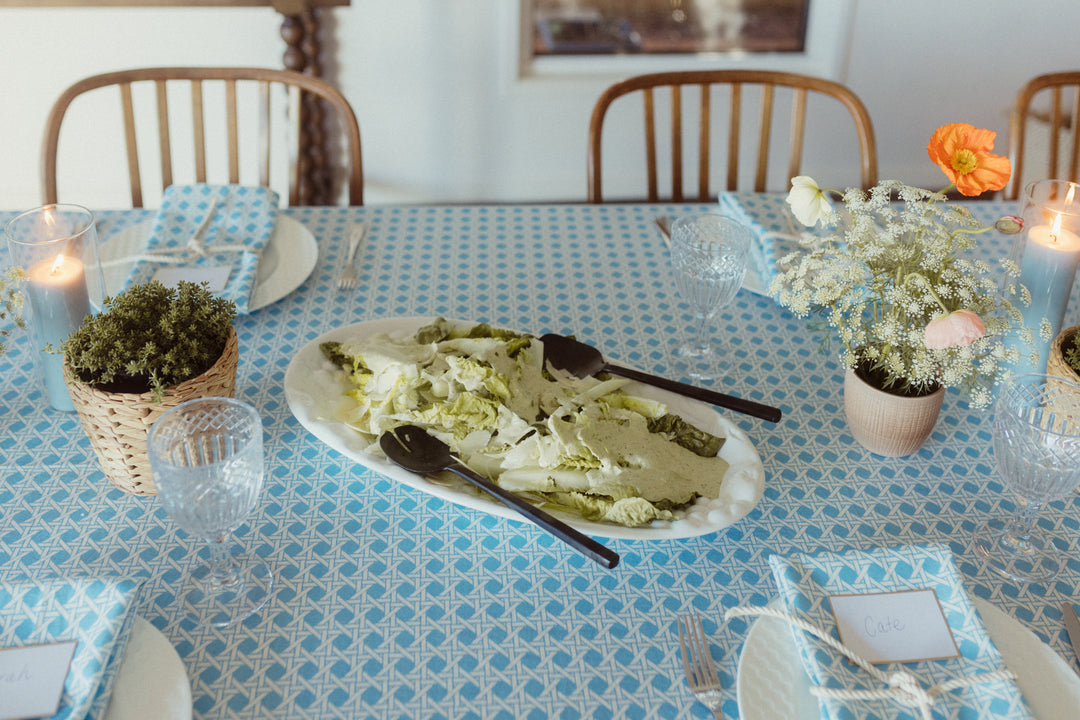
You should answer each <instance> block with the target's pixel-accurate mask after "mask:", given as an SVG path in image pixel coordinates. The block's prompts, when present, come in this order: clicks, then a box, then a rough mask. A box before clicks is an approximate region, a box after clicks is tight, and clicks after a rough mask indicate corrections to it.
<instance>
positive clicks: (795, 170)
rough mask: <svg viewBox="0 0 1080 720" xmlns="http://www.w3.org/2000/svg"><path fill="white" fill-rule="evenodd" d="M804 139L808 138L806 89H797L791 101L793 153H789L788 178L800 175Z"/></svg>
mask: <svg viewBox="0 0 1080 720" xmlns="http://www.w3.org/2000/svg"><path fill="white" fill-rule="evenodd" d="M804 137H806V89H805V88H796V89H795V92H794V93H793V95H792V99H791V151H790V152H789V153H788V177H795V176H796V175H798V174H799V170H800V169H801V166H802V154H803V138H804Z"/></svg>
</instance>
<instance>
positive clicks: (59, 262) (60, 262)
mask: <svg viewBox="0 0 1080 720" xmlns="http://www.w3.org/2000/svg"><path fill="white" fill-rule="evenodd" d="M1059 224H1060V223H1059ZM63 266H64V254H63V253H61V254H59V255H57V256H56V260H55V261H53V264H52V267H51V268H49V274H50V275H56V274H57V273H59V272H60V268H62V267H63Z"/></svg>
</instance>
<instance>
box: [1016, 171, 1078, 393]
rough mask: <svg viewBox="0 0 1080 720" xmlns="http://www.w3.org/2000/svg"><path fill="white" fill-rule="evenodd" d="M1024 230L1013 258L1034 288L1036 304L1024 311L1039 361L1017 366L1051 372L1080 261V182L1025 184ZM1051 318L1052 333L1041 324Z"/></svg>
mask: <svg viewBox="0 0 1080 720" xmlns="http://www.w3.org/2000/svg"><path fill="white" fill-rule="evenodd" d="M1021 212H1022V215H1023V218H1024V231H1023V232H1022V233H1018V234H1017V235H1016V237H1015V239H1014V240H1013V248H1012V253H1011V255H1010V257H1011V259H1012V261H1013V262H1015V263H1016V264H1017V266H1018V267H1019V268H1020V278H1019V282H1020V284H1022V285H1024V286H1025V287H1026V288H1027V289H1028V291H1029V292H1030V293H1031V305H1029V306H1027V307H1024V306H1023V304H1022V303H1021V304H1020V311H1021V312H1022V313H1023V315H1024V325H1025V326H1026V327H1028V328H1029V329H1030V330H1031V331H1032V333H1034V335H1035V349H1036V350H1037V351H1038V353H1039V362H1038V364H1037V365H1036V366H1034V367H1032V366H1030V365H1029V364H1028V363H1026V362H1021V363H1020V365H1021V366H1022V367H1019V368H1016V370H1017V372H1037V373H1044V372H1046V360H1047V358H1048V357H1049V352H1050V343H1051V342H1052V341H1053V338H1054V336H1055V335H1057V334H1058V333H1059V332H1061V330H1062V325H1063V323H1064V320H1065V310H1066V308H1067V307H1068V304H1069V295H1070V293H1071V292H1072V286H1073V279H1074V278H1075V277H1076V268H1077V264H1078V263H1080V185H1077V184H1076V183H1073V182H1068V181H1065V180H1039V181H1038V182H1033V183H1030V184H1028V186H1027V187H1026V188H1024V198H1023V208H1022V211H1021ZM1044 318H1045V319H1046V320H1048V321H1049V322H1050V327H1051V334H1050V339H1048V340H1043V338H1042V336H1041V334H1040V332H1039V328H1040V327H1041V325H1042V321H1043V319H1044Z"/></svg>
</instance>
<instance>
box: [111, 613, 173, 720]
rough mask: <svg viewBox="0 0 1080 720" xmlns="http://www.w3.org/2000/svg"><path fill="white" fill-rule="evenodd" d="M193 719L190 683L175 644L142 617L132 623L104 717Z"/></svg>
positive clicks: (115, 718) (155, 719) (124, 719)
mask: <svg viewBox="0 0 1080 720" xmlns="http://www.w3.org/2000/svg"><path fill="white" fill-rule="evenodd" d="M148 718H153V719H154V720H191V683H190V681H189V680H188V676H187V670H186V669H185V668H184V663H183V662H182V661H181V660H180V656H179V655H178V654H177V653H176V648H174V647H173V646H172V643H170V642H169V639H168V638H167V637H165V636H164V635H162V634H161V631H160V630H158V629H157V628H156V627H154V626H153V625H151V624H150V623H149V622H148V621H146V620H145V619H143V618H141V617H136V618H135V622H134V623H133V624H132V626H131V635H130V636H129V637H128V644H127V648H125V650H124V659H123V661H122V662H121V663H120V668H119V669H118V670H117V671H116V678H115V679H114V680H113V691H112V698H111V699H110V701H109V709H108V710H107V711H106V712H105V720H148Z"/></svg>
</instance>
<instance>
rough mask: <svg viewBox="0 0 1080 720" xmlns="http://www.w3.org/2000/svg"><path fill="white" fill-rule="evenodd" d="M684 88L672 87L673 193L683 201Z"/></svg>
mask: <svg viewBox="0 0 1080 720" xmlns="http://www.w3.org/2000/svg"><path fill="white" fill-rule="evenodd" d="M682 122H683V119H682V88H681V87H679V86H678V85H675V86H674V87H672V88H671V195H672V197H673V198H674V199H675V202H682V199H683V189H682Z"/></svg>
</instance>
